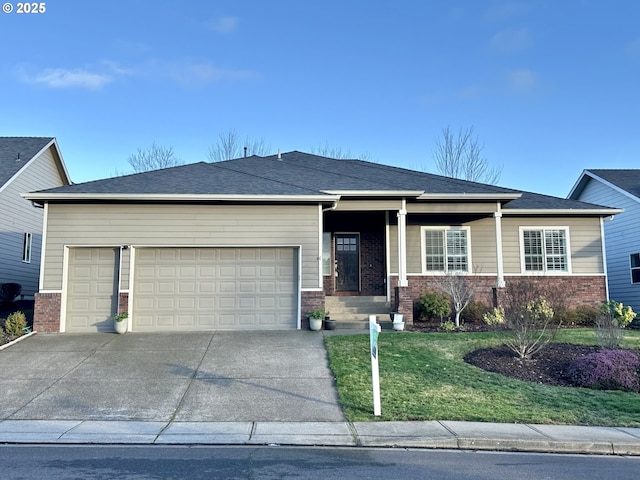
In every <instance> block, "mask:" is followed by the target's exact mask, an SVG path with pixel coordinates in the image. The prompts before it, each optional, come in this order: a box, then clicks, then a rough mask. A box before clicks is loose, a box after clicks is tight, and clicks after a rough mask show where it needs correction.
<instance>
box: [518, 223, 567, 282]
mask: <svg viewBox="0 0 640 480" xmlns="http://www.w3.org/2000/svg"><path fill="white" fill-rule="evenodd" d="M567 243H568V242H567V230H566V229H563V228H562V229H561V228H523V229H522V250H523V253H524V258H523V260H524V269H525V271H527V272H568V271H569V255H568V247H567Z"/></svg>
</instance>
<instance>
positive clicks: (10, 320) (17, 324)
mask: <svg viewBox="0 0 640 480" xmlns="http://www.w3.org/2000/svg"><path fill="white" fill-rule="evenodd" d="M26 326H27V317H26V316H25V315H24V313H22V312H20V311H17V312H14V313H12V314H10V315H9V316H8V317H7V320H6V321H5V322H4V331H5V332H6V334H7V335H9V336H12V337H19V336H21V335H24V329H25V327H26Z"/></svg>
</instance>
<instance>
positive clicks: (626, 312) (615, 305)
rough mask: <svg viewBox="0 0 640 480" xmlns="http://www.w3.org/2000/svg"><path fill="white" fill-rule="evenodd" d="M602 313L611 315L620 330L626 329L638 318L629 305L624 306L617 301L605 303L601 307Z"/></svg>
mask: <svg viewBox="0 0 640 480" xmlns="http://www.w3.org/2000/svg"><path fill="white" fill-rule="evenodd" d="M600 311H601V312H602V314H603V315H611V316H612V317H613V318H615V319H616V320H617V322H618V325H619V326H620V328H624V327H626V326H627V325H629V323H631V320H633V319H634V318H635V316H636V314H635V312H634V311H633V310H632V309H631V307H630V306H629V305H627V306H624V305H623V304H622V303H620V302H616V301H615V300H609V301H608V302H604V303H603V304H602V306H601V307H600Z"/></svg>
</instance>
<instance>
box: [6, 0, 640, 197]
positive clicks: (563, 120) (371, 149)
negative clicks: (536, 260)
mask: <svg viewBox="0 0 640 480" xmlns="http://www.w3.org/2000/svg"><path fill="white" fill-rule="evenodd" d="M2 3H3V6H2V9H3V11H4V12H5V13H0V52H1V55H0V136H52V137H56V138H57V140H58V144H59V146H60V149H61V151H62V155H63V158H64V161H65V164H66V166H67V170H68V171H69V174H70V176H71V179H72V181H74V182H76V183H79V182H85V181H89V180H94V179H98V178H105V177H110V176H113V175H116V174H117V173H122V172H126V171H128V170H130V167H129V165H128V163H127V159H128V157H129V156H130V155H131V154H134V153H135V152H136V151H137V150H138V149H140V148H142V149H145V148H147V147H149V146H150V145H151V144H152V143H154V142H155V143H156V144H158V145H161V146H164V147H167V148H169V147H170V148H173V151H174V153H175V154H176V156H177V157H179V158H180V159H181V160H182V161H183V162H185V163H191V162H198V161H206V160H207V151H208V150H209V147H210V146H212V145H215V144H216V143H217V142H218V140H219V138H220V135H224V134H225V133H226V132H229V131H235V132H237V134H238V135H239V136H240V137H241V138H249V139H263V140H264V142H265V143H266V144H267V145H268V146H269V147H270V152H271V153H277V151H278V149H280V150H281V151H282V152H287V151H292V150H299V151H306V152H311V151H313V150H314V149H315V150H317V149H318V148H319V147H322V146H328V147H330V148H334V149H340V150H342V151H343V152H345V153H346V152H350V153H351V154H352V156H354V157H361V156H365V157H366V158H367V159H370V160H372V161H375V162H379V163H383V164H388V165H394V166H398V167H405V168H410V169H416V170H423V171H428V172H432V173H437V170H436V167H435V164H434V161H433V153H434V150H435V148H436V143H437V141H438V140H439V139H441V138H442V130H443V129H444V128H446V127H449V128H450V129H451V130H452V131H454V132H458V131H460V130H465V129H468V128H473V132H474V136H475V138H476V139H477V140H478V143H479V144H480V145H482V146H483V150H482V155H483V156H484V157H485V158H486V159H487V162H488V163H489V165H490V166H492V167H495V168H502V174H501V177H500V181H499V185H501V186H504V187H509V188H514V189H518V190H525V191H532V192H537V193H543V194H547V195H554V196H558V197H566V196H567V195H568V194H569V192H570V190H571V188H572V187H573V185H574V184H575V182H576V181H577V179H578V177H579V176H580V173H581V172H582V171H583V170H584V169H589V168H638V167H640V165H639V164H640V162H639V160H640V28H639V27H638V25H639V21H640V2H637V0H611V1H604V0H593V1H592V0H563V1H557V0H535V1H534V0H527V1H518V0H513V1H512V0H504V1H502V0H495V1H494V0H438V1H435V0H393V1H390V0H389V1H382V0H322V1H317V0H183V1H175V0H172V1H166V0H108V1H107V0H92V1H87V0H50V1H46V2H42V3H40V2H37V3H38V5H37V6H38V9H37V13H33V12H32V13H18V10H19V9H20V6H21V4H19V3H18V2H14V1H11V2H4V0H3V2H2ZM27 5H29V6H31V5H32V4H27ZM29 9H30V10H31V9H32V8H29ZM8 10H11V12H10V13H6V12H7V11H8ZM22 10H25V8H24V6H22ZM34 10H35V9H34ZM42 10H43V11H42Z"/></svg>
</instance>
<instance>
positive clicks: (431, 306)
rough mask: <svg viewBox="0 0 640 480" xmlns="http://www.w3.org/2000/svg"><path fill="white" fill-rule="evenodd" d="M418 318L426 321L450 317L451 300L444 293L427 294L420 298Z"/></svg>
mask: <svg viewBox="0 0 640 480" xmlns="http://www.w3.org/2000/svg"><path fill="white" fill-rule="evenodd" d="M419 303H420V316H421V317H423V318H427V319H432V318H439V319H440V320H441V321H442V319H443V318H444V317H448V316H449V315H451V300H450V299H449V296H448V295H446V294H444V293H438V292H427V293H425V294H424V295H422V296H421V297H420V300H419Z"/></svg>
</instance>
